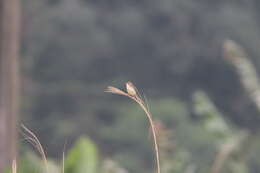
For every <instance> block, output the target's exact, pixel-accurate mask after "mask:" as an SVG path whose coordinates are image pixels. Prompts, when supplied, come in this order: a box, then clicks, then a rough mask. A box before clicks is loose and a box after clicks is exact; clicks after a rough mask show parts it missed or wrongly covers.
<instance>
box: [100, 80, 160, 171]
mask: <svg viewBox="0 0 260 173" xmlns="http://www.w3.org/2000/svg"><path fill="white" fill-rule="evenodd" d="M105 92H109V93H113V94H118V95H123V96H126V97H128V98H130V99H132V100H134V101H135V102H136V103H138V104H139V106H140V107H141V108H142V109H143V110H144V112H145V114H146V116H147V118H148V120H149V123H150V127H151V129H152V135H153V142H154V150H155V155H156V163H157V173H160V172H161V171H160V170H161V169H160V158H159V147H158V142H157V136H156V130H155V125H154V122H153V119H152V114H151V113H150V111H149V109H148V107H147V106H146V105H145V102H144V101H143V99H142V97H141V95H140V94H139V92H138V90H137V88H136V87H135V86H134V84H133V83H132V82H130V81H129V82H127V83H126V92H124V91H122V90H120V89H118V88H116V87H113V86H109V87H107V88H106V90H105Z"/></svg>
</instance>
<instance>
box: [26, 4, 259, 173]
mask: <svg viewBox="0 0 260 173" xmlns="http://www.w3.org/2000/svg"><path fill="white" fill-rule="evenodd" d="M22 2H23V3H22V5H23V28H22V29H23V30H22V32H21V33H22V50H21V52H22V58H21V65H22V69H21V72H22V74H23V79H22V80H23V88H24V96H23V99H22V100H23V101H22V114H23V116H22V121H23V122H24V123H25V124H28V126H29V127H30V128H32V129H34V130H35V131H36V132H37V134H39V136H40V137H41V142H42V143H43V146H46V147H45V149H46V150H47V153H50V156H51V157H53V158H56V159H57V158H58V157H59V156H60V152H61V148H62V147H63V146H62V144H63V143H64V141H65V140H66V139H68V138H69V139H70V138H73V141H75V140H76V139H77V137H79V136H80V135H82V134H85V135H87V136H90V138H91V139H93V140H94V141H95V143H96V144H97V146H95V144H91V143H92V142H89V140H88V139H87V141H85V142H80V143H78V144H76V147H75V148H72V149H71V152H72V153H73V154H71V155H72V156H71V157H73V158H71V159H70V161H69V162H68V165H69V167H70V168H69V169H73V170H76V169H80V167H84V164H91V165H92V166H90V168H91V167H92V168H93V169H95V166H94V165H98V166H100V168H101V169H102V171H101V172H108V173H114V172H117V171H118V172H120V173H121V172H125V171H126V170H127V171H130V172H142V173H148V172H151V170H152V169H153V165H154V160H153V150H152V142H151V139H149V127H148V123H147V120H146V118H145V116H144V115H143V112H142V110H141V109H140V108H138V107H137V106H136V105H134V104H133V103H128V101H127V100H126V99H125V98H121V97H112V96H109V95H107V94H104V93H103V92H102V91H103V89H104V88H105V87H106V86H108V85H114V86H120V85H122V83H125V82H126V81H127V80H131V81H133V82H134V83H136V84H137V86H138V88H142V89H143V90H144V91H145V93H147V94H148V98H149V99H151V100H152V101H148V103H149V105H150V107H151V108H150V109H151V112H152V113H153V114H154V118H155V119H157V120H160V121H161V122H162V123H163V124H164V125H165V126H166V128H167V129H169V131H170V134H171V135H172V136H171V135H170V136H169V137H165V139H164V142H165V145H166V144H167V145H166V146H165V147H166V149H165V151H164V154H163V158H162V164H163V170H164V172H166V173H168V172H170V173H173V172H174V173H183V172H185V173H187V172H188V173H194V172H195V173H197V172H198V173H204V172H205V173H208V172H209V170H210V169H211V167H212V164H213V162H214V160H215V157H216V155H217V153H218V152H219V151H220V150H221V149H222V148H223V146H225V145H226V144H229V143H230V142H231V143H232V142H233V141H236V140H234V139H236V137H237V136H239V135H240V131H244V129H247V130H249V131H250V133H251V132H252V134H254V135H255V136H254V137H252V138H250V139H248V141H249V143H250V145H249V144H248V145H246V144H245V145H244V144H243V142H241V143H242V144H241V146H240V147H238V148H239V149H237V150H238V151H234V153H232V154H231V155H230V157H229V158H228V160H227V161H226V162H225V165H224V166H223V167H224V168H223V169H224V170H222V172H223V173H226V172H227V173H230V172H234V173H235V172H236V173H238V172H239V171H240V172H241V173H258V172H260V171H259V170H260V168H259V161H258V160H260V159H259V141H258V140H259V136H258V131H259V130H258V129H259V127H260V126H259V123H260V118H259V110H257V109H256V107H255V106H254V104H253V103H252V100H250V98H248V95H247V94H246V92H245V91H244V90H243V89H242V88H243V87H241V84H240V82H239V77H238V75H237V74H236V73H235V71H234V69H233V68H232V67H231V66H230V65H229V64H228V63H226V62H225V60H224V59H223V56H222V50H221V48H222V42H223V40H224V39H227V38H231V39H234V40H236V41H238V42H239V43H241V45H242V46H243V47H245V48H246V49H247V50H248V52H249V55H250V57H251V60H252V62H253V63H254V64H255V66H256V69H257V70H256V71H259V70H258V69H259V67H260V63H259V62H260V61H259V56H260V49H259V48H258V47H259V46H258V45H260V29H259V28H260V23H259V20H258V19H259V17H260V12H259V11H260V10H259V8H260V4H259V0H247V1H245V0H228V1H227V0H218V1H212V0H201V1H193V0H173V1H171V0H160V1H156V0H151V1H150V0H149V1H147V0H139V1H136V0H133V1H126V0H106V1H104V0H95V1H93V0H41V1H35V0H23V1H22ZM198 89H199V90H200V91H197V90H198ZM50 139H51V140H50ZM81 143H82V144H81ZM84 143H85V144H84ZM84 145H89V148H88V147H85V146H84ZM91 146H92V147H91ZM246 146H248V148H250V149H246V148H247V147H246ZM249 146H250V147H249ZM78 148H80V149H78ZM83 148H85V149H83ZM91 148H92V149H91ZM93 148H98V149H99V150H100V151H99V152H98V153H102V154H104V155H102V154H101V156H100V157H98V156H91V153H92V152H93V153H92V154H95V153H96V152H97V151H95V150H98V149H93ZM88 150H90V151H88ZM162 150H164V149H162ZM168 150H169V151H168ZM244 150H245V151H244ZM91 151H92V152H91ZM239 151H240V152H239ZM79 153H80V154H83V155H84V158H83V160H85V159H86V160H88V161H86V163H85V161H84V163H83V162H82V163H81V161H76V160H78V159H80V158H81V156H82V155H80V154H79ZM85 154H86V155H85ZM26 155H27V154H25V156H24V157H29V156H26ZM107 156H109V158H108V159H106V157H107ZM30 157H34V156H33V155H32V156H30ZM74 157H77V158H75V159H74ZM82 157H83V156H82ZM90 157H91V159H90ZM66 159H68V158H66ZM31 160H32V161H30V160H29V161H28V162H26V159H23V158H21V162H25V163H21V171H23V170H25V171H24V172H30V171H27V170H32V169H33V170H35V169H36V170H42V166H40V165H39V164H36V163H35V164H34V162H36V161H37V159H31ZM89 160H90V161H89ZM30 162H31V164H29V163H30ZM38 163H40V161H39V162H38ZM77 164H79V165H77ZM82 164H83V165H82ZM34 165H35V166H34ZM54 165H55V164H54ZM23 166H24V168H23ZM54 167H55V166H54ZM122 167H123V168H122ZM53 169H55V168H53ZM95 171H97V170H95ZM225 171H226V172H225ZM240 172H239V173H240Z"/></svg>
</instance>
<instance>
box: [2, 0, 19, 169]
mask: <svg viewBox="0 0 260 173" xmlns="http://www.w3.org/2000/svg"><path fill="white" fill-rule="evenodd" d="M19 1H20V0H0V172H3V170H4V169H5V168H7V167H10V165H11V164H10V163H11V160H12V159H14V157H15V156H16V138H17V132H16V128H17V114H18V105H19V103H18V100H19V99H18V95H19V94H18V88H19V79H18V73H19V72H18V71H19V69H18V54H19V42H20V41H19V29H20V4H19V3H20V2H19Z"/></svg>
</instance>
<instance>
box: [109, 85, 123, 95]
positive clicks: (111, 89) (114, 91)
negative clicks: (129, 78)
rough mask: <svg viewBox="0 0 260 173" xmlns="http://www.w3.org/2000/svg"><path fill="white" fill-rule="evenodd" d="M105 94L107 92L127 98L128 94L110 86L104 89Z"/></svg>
mask: <svg viewBox="0 0 260 173" xmlns="http://www.w3.org/2000/svg"><path fill="white" fill-rule="evenodd" d="M105 92H109V93H113V94H119V95H124V96H127V95H128V94H127V93H125V92H124V91H122V90H120V89H118V88H115V87H112V86H109V87H107V88H106V89H105Z"/></svg>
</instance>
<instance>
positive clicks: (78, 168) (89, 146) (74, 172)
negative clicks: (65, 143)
mask: <svg viewBox="0 0 260 173" xmlns="http://www.w3.org/2000/svg"><path fill="white" fill-rule="evenodd" d="M97 167H98V151H97V148H96V145H95V144H94V143H93V142H92V141H91V140H90V139H89V138H87V137H81V138H80V139H78V141H77V142H76V144H75V146H74V147H73V148H72V149H71V150H70V151H69V153H68V155H67V157H66V159H65V173H96V172H97Z"/></svg>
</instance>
